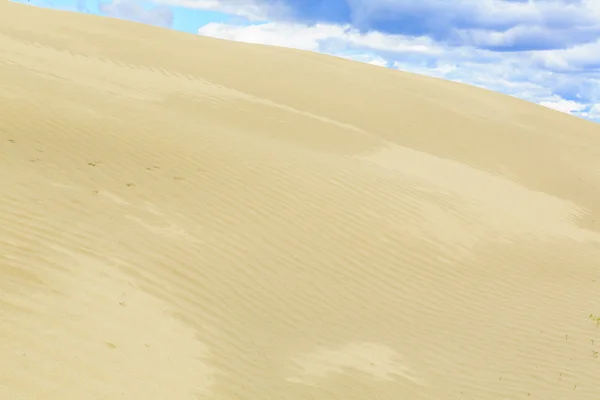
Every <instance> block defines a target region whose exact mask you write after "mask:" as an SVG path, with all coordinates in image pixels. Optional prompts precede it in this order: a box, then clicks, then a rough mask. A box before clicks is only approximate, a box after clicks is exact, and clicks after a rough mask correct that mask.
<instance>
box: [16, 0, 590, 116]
mask: <svg viewBox="0 0 600 400" xmlns="http://www.w3.org/2000/svg"><path fill="white" fill-rule="evenodd" d="M18 1H19V2H25V1H24V0H18ZM30 4H32V5H37V6H42V7H49V8H59V9H65V10H71V11H78V12H87V13H93V14H98V15H105V16H111V17H116V18H123V19H129V20H134V21H137V22H142V23H147V24H152V25H157V26H162V27H167V28H172V29H176V30H181V31H185V32H189V33H193V34H201V35H206V36H213V37H219V38H224V39H231V40H238V41H244V42H253V43H264V44H272V45H279V46H286V47H294V48H300V49H304V50H310V51H317V52H322V53H327V54H333V55H337V56H341V57H346V58H351V59H354V60H358V61H363V62H366V63H371V64H375V65H379V66H382V67H387V68H395V69H399V70H406V71H411V72H417V73H421V74H426V75H432V76H437V77H441V78H445V79H450V80H455V81H458V82H463V83H469V84H472V85H476V86H481V87H485V88H488V89H492V90H495V91H499V92H503V93H506V94H510V95H512V96H515V97H519V98H522V99H525V100H529V101H532V102H535V103H538V104H542V105H545V106H547V107H551V108H554V109H556V110H559V111H562V112H565V113H569V114H572V115H576V116H579V117H582V118H586V119H590V120H593V121H596V122H600V0H152V1H148V0H100V1H98V0H31V1H30Z"/></svg>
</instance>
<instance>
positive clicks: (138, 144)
mask: <svg viewBox="0 0 600 400" xmlns="http://www.w3.org/2000/svg"><path fill="white" fill-rule="evenodd" d="M590 314H596V315H600V125H598V124H594V123H591V122H588V121H584V120H580V119H577V118H575V117H572V116H568V115H565V114H562V113H559V112H556V111H553V110H550V109H546V108H544V107H541V106H537V105H534V104H530V103H527V102H524V101H521V100H517V99H514V98H510V97H507V96H504V95H501V94H497V93H493V92H489V91H486V90H482V89H477V88H473V87H469V86H465V85H459V84H455V83H451V82H446V81H442V80H438V79H433V78H428V77H423V76H417V75H412V74H407V73H402V72H398V71H392V70H387V69H384V68H379V67H374V66H370V65H364V64H360V63H356V62H352V61H348V60H342V59H337V58H333V57H328V56H323V55H318V54H311V53H307V52H301V51H296V50H290V49H281V48H276V47H267V46H258V45H249V44H242V43H233V42H227V41H222V40H216V39H210V38H204V37H198V36H194V35H189V34H184V33H178V32H174V31H169V30H165V29H158V28H153V27H149V26H143V25H140V24H135V23H130V22H124V21H119V20H112V19H108V18H100V17H94V16H90V15H78V14H72V13H67V12H59V11H50V10H43V9H38V8H34V7H28V6H24V5H17V4H12V3H7V2H5V1H2V2H0V399H2V400H5V399H6V400H17V399H19V400H20V399H35V400H45V399H56V400H82V399H84V400H85V399H110V400H112V399H133V400H142V399H143V400H147V399H148V400H155V399H164V400H179V399H209V400H229V399H243V400H250V399H256V400H270V399H272V400H309V399H318V400H338V399H339V400H366V399H380V400H405V399H406V400H411V399H435V400H462V399H469V400H488V399H490V400H491V399H494V400H500V399H501V400H517V399H538V400H554V399H555V400H566V399H569V400H571V399H573V400H574V399H577V400H598V399H600V380H599V379H600V358H598V357H597V356H596V353H595V352H596V351H599V352H600V328H597V327H596V324H595V322H594V321H592V319H591V318H589V315H590Z"/></svg>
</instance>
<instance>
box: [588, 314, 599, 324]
mask: <svg viewBox="0 0 600 400" xmlns="http://www.w3.org/2000/svg"><path fill="white" fill-rule="evenodd" d="M590 319H591V320H592V321H594V322H595V323H596V326H600V317H597V316H595V315H594V314H590Z"/></svg>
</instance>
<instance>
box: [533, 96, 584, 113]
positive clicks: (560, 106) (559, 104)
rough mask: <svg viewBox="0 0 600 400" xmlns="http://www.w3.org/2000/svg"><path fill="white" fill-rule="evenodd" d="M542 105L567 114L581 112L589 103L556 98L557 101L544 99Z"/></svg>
mask: <svg viewBox="0 0 600 400" xmlns="http://www.w3.org/2000/svg"><path fill="white" fill-rule="evenodd" d="M540 104H541V105H542V106H545V107H548V108H552V109H554V110H557V111H562V112H564V113H567V114H573V113H579V112H581V111H583V110H585V109H586V108H587V105H585V104H581V103H577V102H576V101H572V100H563V99H560V100H555V101H542V102H540Z"/></svg>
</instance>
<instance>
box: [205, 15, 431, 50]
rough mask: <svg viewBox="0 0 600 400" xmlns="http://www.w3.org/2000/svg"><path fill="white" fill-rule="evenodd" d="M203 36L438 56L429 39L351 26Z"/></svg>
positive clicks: (238, 29) (274, 25) (231, 30)
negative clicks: (358, 29) (388, 33)
mask: <svg viewBox="0 0 600 400" xmlns="http://www.w3.org/2000/svg"><path fill="white" fill-rule="evenodd" d="M198 33H199V34H200V35H205V36H212V37H217V38H221V39H229V40H236V41H240V42H248V43H261V44H268V45H275V46H282V47H292V48H297V49H302V50H311V51H323V52H329V51H328V48H331V47H339V50H340V51H343V50H345V49H348V48H363V49H372V50H381V51H386V52H404V53H424V54H426V53H429V54H437V53H439V52H440V49H438V48H436V46H435V45H434V43H433V41H432V40H431V39H429V38H426V37H417V38H412V37H407V36H401V35H384V34H382V33H379V32H367V33H364V34H363V33H360V32H358V31H357V30H356V29H353V28H351V27H350V26H349V25H332V24H316V25H312V26H308V25H304V24H298V23H285V22H270V23H264V24H255V25H246V26H242V25H232V24H224V23H210V24H207V25H204V26H203V27H201V28H200V29H199V30H198Z"/></svg>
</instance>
